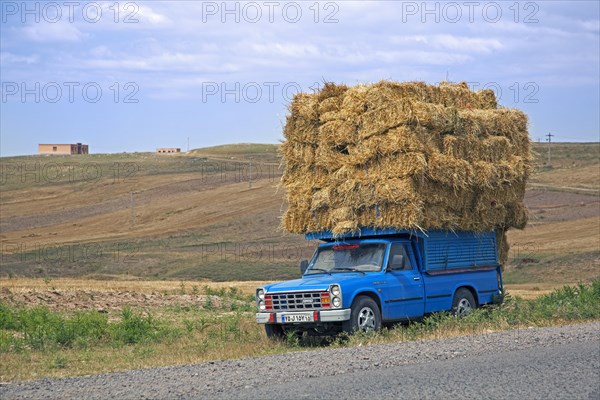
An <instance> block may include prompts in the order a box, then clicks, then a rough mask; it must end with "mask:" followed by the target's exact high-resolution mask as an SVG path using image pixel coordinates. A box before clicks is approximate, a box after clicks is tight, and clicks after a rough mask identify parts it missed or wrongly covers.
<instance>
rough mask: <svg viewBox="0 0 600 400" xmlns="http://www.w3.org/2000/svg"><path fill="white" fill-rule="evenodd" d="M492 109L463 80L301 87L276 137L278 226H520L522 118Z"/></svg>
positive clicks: (527, 160)
mask: <svg viewBox="0 0 600 400" xmlns="http://www.w3.org/2000/svg"><path fill="white" fill-rule="evenodd" d="M497 107H498V106H497V103H496V98H495V96H494V93H493V92H492V91H490V90H483V91H478V92H475V91H471V90H469V89H468V86H467V85H466V83H464V82H462V83H459V84H452V83H447V82H442V83H440V84H439V85H437V86H433V85H427V84H425V83H423V82H407V83H396V82H378V83H375V84H371V85H357V86H353V87H347V86H345V85H335V84H331V83H326V84H325V87H324V88H323V89H322V90H321V91H320V92H319V93H316V94H312V95H311V94H309V95H298V96H296V97H295V98H294V100H293V101H292V104H291V105H290V112H291V114H290V115H289V116H288V117H287V123H286V126H285V128H284V136H285V138H286V141H285V142H284V143H283V144H282V146H281V154H282V157H283V165H284V171H283V175H282V179H281V186H282V187H283V188H284V189H286V198H287V200H288V205H289V206H288V209H287V210H286V212H285V213H284V215H283V217H282V225H283V227H284V228H285V229H287V230H289V231H291V232H298V233H302V232H307V231H311V230H321V229H331V230H333V231H334V233H337V234H341V233H345V232H349V231H353V230H356V229H358V227H359V226H373V227H378V228H384V227H393V228H409V229H416V228H423V229H453V230H475V231H484V230H490V229H501V230H502V231H501V234H502V235H504V234H505V230H506V229H508V228H511V227H519V228H522V227H523V226H525V224H526V222H527V210H526V208H525V206H524V204H523V196H524V193H525V187H526V180H527V178H528V176H529V174H530V173H531V150H530V141H529V136H528V133H527V117H526V115H525V114H523V113H522V112H520V111H518V110H511V109H505V108H497ZM503 237H504V236H503ZM500 250H501V249H500V248H499V252H500Z"/></svg>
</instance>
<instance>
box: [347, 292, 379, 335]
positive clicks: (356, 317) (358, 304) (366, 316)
mask: <svg viewBox="0 0 600 400" xmlns="http://www.w3.org/2000/svg"><path fill="white" fill-rule="evenodd" d="M351 309H352V312H351V313H350V319H349V320H348V321H344V323H343V324H342V330H343V331H344V332H346V333H349V334H352V333H354V332H356V331H363V332H371V331H378V330H380V329H381V311H380V310H379V306H378V305H377V303H376V302H375V300H373V299H372V298H370V297H368V296H359V297H357V298H356V299H355V300H354V301H353V302H352V307H351Z"/></svg>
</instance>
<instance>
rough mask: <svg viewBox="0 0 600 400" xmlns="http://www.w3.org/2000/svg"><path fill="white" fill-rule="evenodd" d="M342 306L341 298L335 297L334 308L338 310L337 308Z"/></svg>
mask: <svg viewBox="0 0 600 400" xmlns="http://www.w3.org/2000/svg"><path fill="white" fill-rule="evenodd" d="M341 305H342V300H340V298H339V297H334V298H333V306H334V307H335V308H337V307H339V306H341Z"/></svg>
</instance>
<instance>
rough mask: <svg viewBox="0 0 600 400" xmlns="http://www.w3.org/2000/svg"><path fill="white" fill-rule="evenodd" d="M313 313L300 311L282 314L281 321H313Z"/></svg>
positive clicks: (289, 322) (285, 322)
mask: <svg viewBox="0 0 600 400" xmlns="http://www.w3.org/2000/svg"><path fill="white" fill-rule="evenodd" d="M313 321H314V319H313V314H312V313H302V314H301V313H298V314H283V315H282V316H281V322H282V323H284V324H291V323H294V322H313Z"/></svg>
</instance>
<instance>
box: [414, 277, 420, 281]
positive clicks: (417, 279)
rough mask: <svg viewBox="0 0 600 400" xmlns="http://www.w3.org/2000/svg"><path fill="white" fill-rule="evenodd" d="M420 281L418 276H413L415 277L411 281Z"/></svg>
mask: <svg viewBox="0 0 600 400" xmlns="http://www.w3.org/2000/svg"><path fill="white" fill-rule="evenodd" d="M420 280H421V277H420V276H415V277H414V278H413V281H420Z"/></svg>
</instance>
